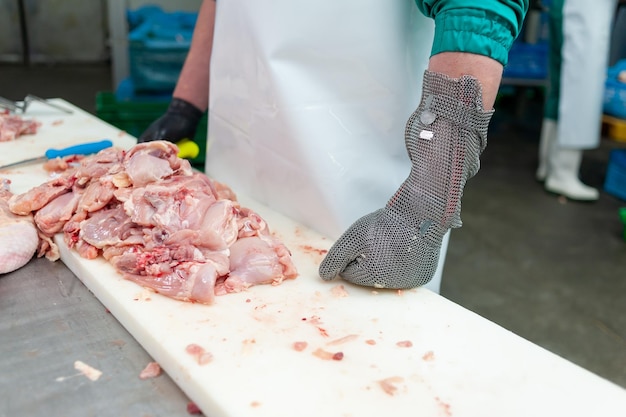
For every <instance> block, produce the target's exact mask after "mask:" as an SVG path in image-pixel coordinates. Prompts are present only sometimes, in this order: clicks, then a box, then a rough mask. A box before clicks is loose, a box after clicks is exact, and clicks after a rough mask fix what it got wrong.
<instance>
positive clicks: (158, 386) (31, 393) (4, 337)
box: [0, 259, 189, 417]
mask: <svg viewBox="0 0 626 417" xmlns="http://www.w3.org/2000/svg"><path fill="white" fill-rule="evenodd" d="M0 352H1V353H0V355H1V356H0V416H1V417H20V416H28V417H36V416H42V417H44V416H45V417H55V416H64V417H72V416H77V417H78V416H80V417H85V416H99V417H104V416H115V417H120V416H136V417H141V416H152V417H155V416H168V417H169V416H187V417H188V416H189V413H188V412H187V404H188V402H189V399H188V398H187V396H186V395H185V394H184V393H183V392H182V391H181V390H180V389H179V388H178V387H177V386H176V384H175V383H174V382H173V381H172V379H170V378H169V377H168V375H167V374H165V373H163V374H161V375H160V376H158V377H156V378H152V379H145V380H142V379H140V378H139V373H140V372H141V370H142V369H143V368H144V367H145V366H146V365H147V364H148V362H150V361H151V360H152V359H151V358H150V356H149V355H148V354H147V353H146V351H145V350H144V349H143V348H142V347H141V346H140V345H139V344H138V343H137V342H136V341H135V339H134V338H133V337H132V336H131V335H130V334H129V333H128V332H127V331H126V330H125V329H124V328H123V327H122V326H121V325H120V323H119V322H118V321H117V320H116V319H115V318H114V317H113V316H112V315H111V314H110V313H108V312H107V310H106V308H105V307H104V306H103V305H102V304H101V303H100V302H99V301H98V300H97V299H96V298H95V297H94V296H93V294H92V293H91V292H90V291H89V290H88V289H87V288H86V287H85V286H84V285H83V283H82V282H81V281H80V280H79V279H78V278H77V277H76V276H75V275H74V274H73V273H72V272H71V271H70V270H69V269H67V267H66V266H65V265H64V264H63V263H62V262H60V261H58V262H50V261H48V260H47V259H33V260H32V261H31V262H30V263H29V264H27V265H26V266H24V267H23V268H21V269H19V270H17V271H15V272H12V273H9V274H4V275H0ZM77 360H79V361H82V362H84V363H86V364H88V365H90V366H92V367H93V368H96V369H98V370H100V371H102V376H101V377H100V378H99V379H97V380H95V381H92V380H90V379H89V378H87V377H86V376H85V375H83V374H81V373H80V372H79V371H77V370H76V369H75V368H74V362H75V361H77Z"/></svg>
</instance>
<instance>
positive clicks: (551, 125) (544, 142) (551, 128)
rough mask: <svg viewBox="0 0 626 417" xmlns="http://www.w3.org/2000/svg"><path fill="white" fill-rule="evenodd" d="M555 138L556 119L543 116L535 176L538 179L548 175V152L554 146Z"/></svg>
mask: <svg viewBox="0 0 626 417" xmlns="http://www.w3.org/2000/svg"><path fill="white" fill-rule="evenodd" d="M555 140H556V120H553V119H548V118H545V119H543V123H542V124H541V136H540V138H539V164H538V165H537V173H536V174H535V177H536V178H537V180H538V181H545V180H546V177H547V176H548V154H549V152H550V149H551V148H553V147H554V141H555Z"/></svg>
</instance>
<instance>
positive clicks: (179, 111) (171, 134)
mask: <svg viewBox="0 0 626 417" xmlns="http://www.w3.org/2000/svg"><path fill="white" fill-rule="evenodd" d="M203 113H204V112H203V111H202V110H200V109H199V108H197V107H196V106H194V105H193V104H191V103H189V102H188V101H185V100H183V99H180V98H176V97H174V98H172V101H171V102H170V105H169V107H168V108H167V111H166V112H165V114H163V115H162V116H161V117H159V118H158V119H157V120H155V121H154V122H152V124H151V125H150V126H149V127H148V128H147V129H146V131H145V132H143V133H142V135H141V136H140V137H139V142H140V143H141V142H151V141H153V140H168V141H170V142H174V143H176V142H179V141H181V140H182V139H185V138H188V139H190V140H193V138H194V136H195V135H196V129H197V128H198V123H199V122H200V119H201V118H202V115H203Z"/></svg>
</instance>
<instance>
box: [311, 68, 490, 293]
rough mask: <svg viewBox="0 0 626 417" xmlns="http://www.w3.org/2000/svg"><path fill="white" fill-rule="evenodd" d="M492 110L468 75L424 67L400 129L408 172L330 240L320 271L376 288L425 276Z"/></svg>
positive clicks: (474, 167)
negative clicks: (383, 199) (380, 204)
mask: <svg viewBox="0 0 626 417" xmlns="http://www.w3.org/2000/svg"><path fill="white" fill-rule="evenodd" d="M492 114H493V111H488V112H486V111H484V110H483V104H482V87H481V85H480V83H479V82H478V80H476V79H475V78H473V77H470V76H463V77H461V78H459V79H451V78H449V77H447V76H445V75H443V74H437V73H433V72H430V71H426V72H425V74H424V83H423V94H422V99H421V102H420V105H419V107H418V108H417V110H415V112H414V113H413V114H412V115H411V117H410V118H409V120H408V122H407V125H406V130H405V143H406V148H407V151H408V154H409V157H410V159H411V163H412V168H411V173H410V174H409V177H408V178H407V179H406V180H405V181H404V183H403V184H402V185H401V186H400V188H399V189H398V191H397V192H396V193H395V194H394V196H393V197H392V198H391V199H390V200H389V201H388V202H387V205H386V206H385V207H384V208H382V209H380V210H377V211H375V212H374V213H371V214H368V215H365V216H363V217H361V218H360V219H359V220H357V221H356V222H355V223H354V224H353V225H352V226H350V227H349V228H348V230H347V231H346V232H345V233H344V234H343V235H342V236H341V237H340V238H339V239H338V240H337V241H336V242H335V244H334V245H333V246H332V247H331V249H330V250H329V252H328V254H327V255H326V257H325V258H324V260H323V261H322V263H321V265H320V267H319V274H320V276H321V277H322V278H323V279H325V280H331V279H334V278H335V277H336V276H338V275H339V276H341V277H342V278H343V279H344V280H346V281H349V282H352V283H354V284H359V285H364V286H368V287H375V288H397V289H401V288H414V287H418V286H420V285H424V284H426V283H427V282H428V281H430V280H431V279H432V277H433V276H434V274H435V272H436V269H437V264H438V261H439V252H440V250H441V242H442V239H443V236H444V235H445V233H446V232H447V231H448V230H449V229H450V228H452V227H461V224H462V223H461V216H460V215H461V197H462V195H463V188H464V187H465V182H466V181H467V179H468V178H471V177H472V176H474V175H475V174H476V172H478V169H479V167H480V161H479V157H480V154H481V153H482V151H483V149H484V148H485V146H486V145H487V128H488V126H489V121H490V119H491V116H492Z"/></svg>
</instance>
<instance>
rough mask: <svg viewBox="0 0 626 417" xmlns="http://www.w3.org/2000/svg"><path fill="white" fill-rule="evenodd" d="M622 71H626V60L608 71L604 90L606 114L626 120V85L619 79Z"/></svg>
mask: <svg viewBox="0 0 626 417" xmlns="http://www.w3.org/2000/svg"><path fill="white" fill-rule="evenodd" d="M621 71H626V60H621V61H618V62H617V63H616V64H615V65H613V66H612V67H610V68H609V69H608V71H607V77H606V83H605V89H604V113H605V114H608V115H610V116H615V117H619V118H621V119H626V83H624V82H621V81H619V80H618V79H617V77H618V75H619V73H620V72H621Z"/></svg>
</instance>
